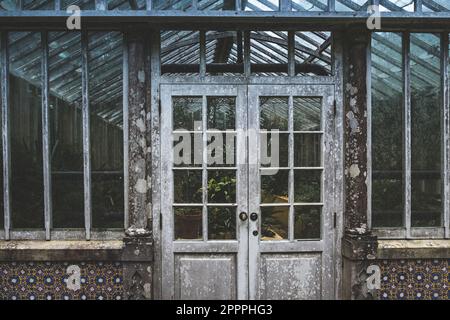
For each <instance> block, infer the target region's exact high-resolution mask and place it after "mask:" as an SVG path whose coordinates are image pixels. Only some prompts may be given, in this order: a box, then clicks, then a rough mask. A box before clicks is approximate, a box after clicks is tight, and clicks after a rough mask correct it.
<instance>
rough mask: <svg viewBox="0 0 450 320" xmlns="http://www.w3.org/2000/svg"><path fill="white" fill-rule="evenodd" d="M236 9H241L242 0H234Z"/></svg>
mask: <svg viewBox="0 0 450 320" xmlns="http://www.w3.org/2000/svg"><path fill="white" fill-rule="evenodd" d="M235 6H236V7H235V9H236V11H242V0H235Z"/></svg>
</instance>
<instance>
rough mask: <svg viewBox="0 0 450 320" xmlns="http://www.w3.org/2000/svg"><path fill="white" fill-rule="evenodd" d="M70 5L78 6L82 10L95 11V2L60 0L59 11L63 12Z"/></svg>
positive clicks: (89, 0)
mask: <svg viewBox="0 0 450 320" xmlns="http://www.w3.org/2000/svg"><path fill="white" fill-rule="evenodd" d="M72 5H75V6H78V7H79V8H80V9H82V10H95V0H87V1H86V0H61V10H63V11H66V9H67V8H68V7H70V6H72Z"/></svg>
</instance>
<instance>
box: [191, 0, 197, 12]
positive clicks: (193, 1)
mask: <svg viewBox="0 0 450 320" xmlns="http://www.w3.org/2000/svg"><path fill="white" fill-rule="evenodd" d="M191 1H192V9H193V10H198V0H191Z"/></svg>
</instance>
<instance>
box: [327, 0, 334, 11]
mask: <svg viewBox="0 0 450 320" xmlns="http://www.w3.org/2000/svg"><path fill="white" fill-rule="evenodd" d="M328 11H329V12H334V11H336V1H335V0H328Z"/></svg>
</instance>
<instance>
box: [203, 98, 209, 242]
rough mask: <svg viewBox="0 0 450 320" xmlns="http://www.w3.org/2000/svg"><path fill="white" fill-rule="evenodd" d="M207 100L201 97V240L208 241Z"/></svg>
mask: <svg viewBox="0 0 450 320" xmlns="http://www.w3.org/2000/svg"><path fill="white" fill-rule="evenodd" d="M207 103H208V101H207V98H206V96H203V97H202V148H203V151H202V157H203V160H202V233H203V236H202V239H203V242H206V241H207V240H208V206H207V203H208V169H207V168H208V133H207V132H208V131H207V125H208V119H207V108H208V106H207Z"/></svg>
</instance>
